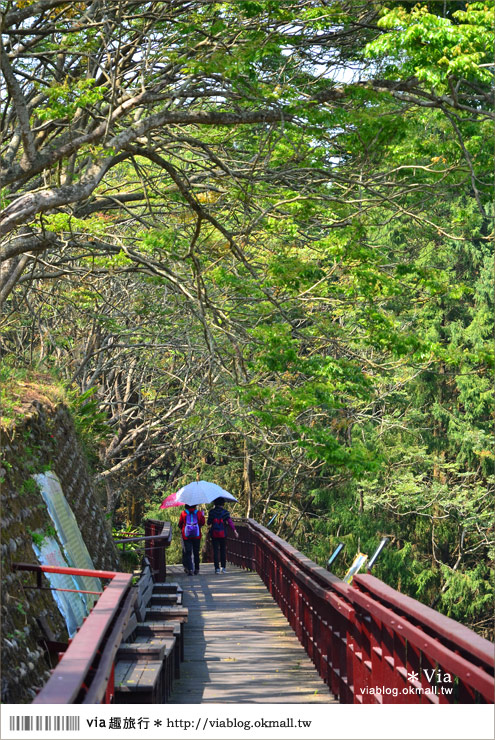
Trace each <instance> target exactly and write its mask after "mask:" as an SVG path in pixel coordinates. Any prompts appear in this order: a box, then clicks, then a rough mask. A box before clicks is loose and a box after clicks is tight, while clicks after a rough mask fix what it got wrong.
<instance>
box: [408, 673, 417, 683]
mask: <svg viewBox="0 0 495 740" xmlns="http://www.w3.org/2000/svg"><path fill="white" fill-rule="evenodd" d="M407 677H408V679H409V681H418V680H419V673H416V672H415V671H410V672H409V673H408V674H407Z"/></svg>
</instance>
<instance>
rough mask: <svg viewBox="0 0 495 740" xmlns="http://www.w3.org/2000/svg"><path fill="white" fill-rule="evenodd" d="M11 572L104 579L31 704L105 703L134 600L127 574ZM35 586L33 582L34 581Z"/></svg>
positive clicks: (38, 568)
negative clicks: (97, 596)
mask: <svg viewBox="0 0 495 740" xmlns="http://www.w3.org/2000/svg"><path fill="white" fill-rule="evenodd" d="M14 569H16V570H25V571H34V572H36V573H37V574H40V573H61V574H66V575H74V576H90V577H93V578H102V579H109V580H110V583H109V584H108V585H107V586H106V587H105V588H104V590H103V592H102V594H101V596H100V598H99V599H98V601H97V602H96V604H95V605H94V606H93V608H92V609H91V611H90V613H89V615H88V616H87V617H86V619H85V620H84V622H83V624H82V625H81V627H80V628H79V630H78V631H77V633H76V635H75V636H74V637H73V639H72V640H71V641H70V642H69V644H68V647H67V649H66V651H65V652H64V653H63V654H62V657H61V659H60V662H59V664H58V665H57V666H56V668H55V669H54V670H53V673H52V676H51V677H50V679H49V681H48V682H47V683H46V684H45V686H44V687H43V688H42V689H41V691H40V693H39V694H38V695H37V696H36V698H35V699H34V700H33V702H32V703H33V704H100V703H104V704H108V703H110V702H111V700H112V698H113V693H114V684H113V664H114V658H115V655H116V653H117V650H118V647H119V645H120V642H121V637H122V632H123V630H124V629H125V627H126V625H127V621H128V619H129V617H130V616H131V612H132V607H133V605H134V601H135V598H136V592H135V589H131V585H132V574H130V573H117V572H113V571H106V570H89V569H85V568H66V567H58V566H53V565H31V564H30V563H15V564H14ZM38 582H39V581H38Z"/></svg>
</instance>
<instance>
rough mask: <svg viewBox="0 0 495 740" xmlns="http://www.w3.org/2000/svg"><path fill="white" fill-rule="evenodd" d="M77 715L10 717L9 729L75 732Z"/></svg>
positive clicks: (77, 726)
mask: <svg viewBox="0 0 495 740" xmlns="http://www.w3.org/2000/svg"><path fill="white" fill-rule="evenodd" d="M79 719H80V718H79V717H41V716H38V717H32V716H30V715H24V716H21V715H19V716H16V717H10V731H11V732H16V731H17V732H19V731H21V730H22V731H23V732H26V731H35V730H38V731H40V730H44V731H45V732H64V731H65V732H75V731H76V730H79Z"/></svg>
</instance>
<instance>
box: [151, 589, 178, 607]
mask: <svg viewBox="0 0 495 740" xmlns="http://www.w3.org/2000/svg"><path fill="white" fill-rule="evenodd" d="M181 605H182V594H156V593H155V591H154V590H153V593H152V595H151V599H150V601H149V603H148V606H181Z"/></svg>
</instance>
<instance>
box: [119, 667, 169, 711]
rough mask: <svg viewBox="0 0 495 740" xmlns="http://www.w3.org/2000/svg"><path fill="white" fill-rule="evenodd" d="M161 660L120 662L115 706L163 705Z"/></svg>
mask: <svg viewBox="0 0 495 740" xmlns="http://www.w3.org/2000/svg"><path fill="white" fill-rule="evenodd" d="M162 671H163V661H161V660H150V661H148V660H139V661H135V660H132V659H131V660H118V661H117V662H116V663H115V677H114V681H115V695H114V701H115V704H161V703H162V702H163V701H164V686H163V680H162Z"/></svg>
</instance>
